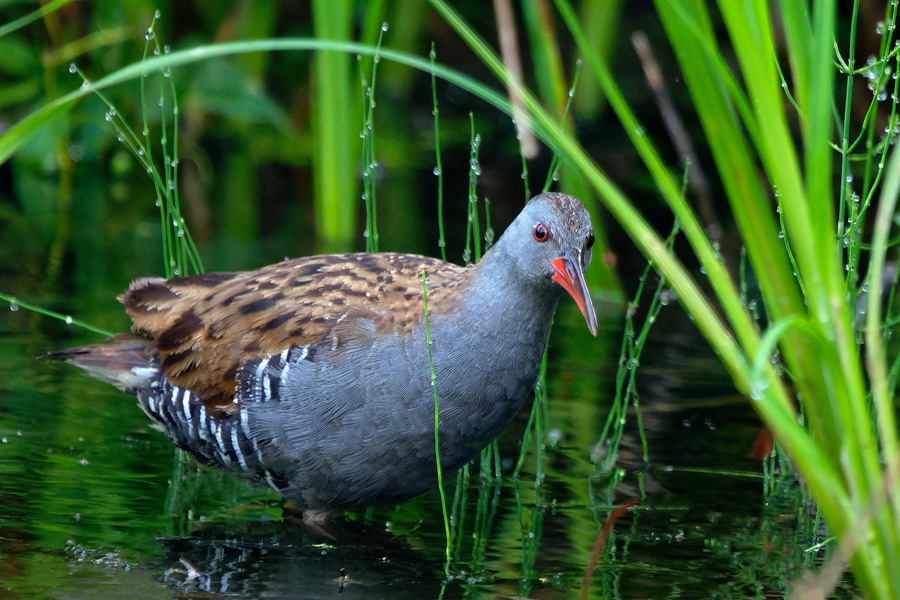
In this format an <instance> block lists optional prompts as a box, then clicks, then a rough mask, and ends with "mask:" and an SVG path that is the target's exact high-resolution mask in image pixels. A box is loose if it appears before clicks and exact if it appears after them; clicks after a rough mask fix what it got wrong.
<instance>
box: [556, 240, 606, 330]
mask: <svg viewBox="0 0 900 600" xmlns="http://www.w3.org/2000/svg"><path fill="white" fill-rule="evenodd" d="M550 266H552V267H553V270H554V271H555V272H554V273H553V277H551V279H552V280H553V281H555V282H556V283H558V284H559V285H561V286H563V288H564V289H565V290H566V291H567V292H569V295H571V296H572V298H574V299H575V304H577V305H578V308H580V309H581V314H582V315H584V320H585V321H587V326H588V329H589V330H590V332H591V334H592V335H593V336H594V337H597V314H596V313H595V312H594V303H593V302H592V301H591V295H590V293H588V289H587V284H586V283H585V282H584V272H583V271H582V269H581V261H579V260H577V259H576V258H575V257H574V256H573V253H572V251H571V250H566V255H565V256H561V257H559V258H554V259H553V260H551V261H550Z"/></svg>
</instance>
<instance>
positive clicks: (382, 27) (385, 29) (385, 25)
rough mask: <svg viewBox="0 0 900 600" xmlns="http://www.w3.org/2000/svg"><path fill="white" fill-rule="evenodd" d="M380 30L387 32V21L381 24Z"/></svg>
mask: <svg viewBox="0 0 900 600" xmlns="http://www.w3.org/2000/svg"><path fill="white" fill-rule="evenodd" d="M381 30H382V31H387V30H388V23H387V21H385V22H384V23H382V24H381Z"/></svg>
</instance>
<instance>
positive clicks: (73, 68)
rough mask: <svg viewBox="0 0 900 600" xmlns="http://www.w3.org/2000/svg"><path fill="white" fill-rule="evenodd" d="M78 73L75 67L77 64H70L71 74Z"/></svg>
mask: <svg viewBox="0 0 900 600" xmlns="http://www.w3.org/2000/svg"><path fill="white" fill-rule="evenodd" d="M77 72H78V67H76V66H75V63H69V73H72V74H73V75H74V74H75V73H77Z"/></svg>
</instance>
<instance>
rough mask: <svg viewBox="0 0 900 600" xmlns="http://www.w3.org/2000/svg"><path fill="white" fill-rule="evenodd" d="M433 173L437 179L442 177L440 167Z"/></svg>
mask: <svg viewBox="0 0 900 600" xmlns="http://www.w3.org/2000/svg"><path fill="white" fill-rule="evenodd" d="M431 172H432V173H434V175H435V177H440V176H441V168H440V167H435V168H434V169H433V170H432V171H431Z"/></svg>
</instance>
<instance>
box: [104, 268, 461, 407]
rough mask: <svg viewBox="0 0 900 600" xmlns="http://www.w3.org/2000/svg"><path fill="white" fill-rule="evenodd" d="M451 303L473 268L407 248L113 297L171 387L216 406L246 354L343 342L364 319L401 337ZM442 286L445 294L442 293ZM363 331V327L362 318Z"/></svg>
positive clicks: (158, 284)
mask: <svg viewBox="0 0 900 600" xmlns="http://www.w3.org/2000/svg"><path fill="white" fill-rule="evenodd" d="M423 269H424V270H425V271H426V273H427V275H428V303H429V313H432V312H433V313H435V314H437V313H444V312H449V311H452V310H453V309H454V304H455V303H454V300H453V298H455V297H459V296H458V295H456V294H453V293H452V290H454V289H455V288H458V287H460V286H464V285H467V283H468V282H469V281H470V280H471V276H470V274H471V273H472V269H465V268H463V267H458V266H456V265H452V264H449V263H445V262H443V261H440V260H437V259H433V258H427V257H423V256H415V255H409V254H392V253H380V254H343V255H325V256H310V257H306V258H298V259H294V260H287V261H284V262H281V263H277V264H274V265H270V266H268V267H264V268H262V269H259V270H257V271H247V272H241V273H207V274H205V275H196V276H191V277H178V278H174V279H169V280H165V279H160V278H146V279H138V280H136V281H134V282H133V283H132V284H131V286H130V287H129V288H128V290H127V291H126V292H125V293H124V294H123V295H122V296H120V297H119V300H120V301H121V302H122V303H123V304H124V305H125V308H126V310H127V312H128V315H129V316H130V317H131V319H132V321H133V322H134V326H133V328H132V330H133V331H134V332H135V333H136V334H139V335H142V336H144V337H146V338H149V339H151V340H152V344H151V346H152V347H153V349H154V350H155V351H156V352H158V353H159V356H160V364H161V368H162V369H163V371H164V372H165V375H166V378H167V379H168V380H169V381H170V382H171V383H173V384H175V385H177V386H180V387H184V388H186V389H188V390H190V391H191V392H193V393H194V394H195V395H196V396H197V397H198V398H200V399H201V400H202V401H203V402H204V404H206V405H207V407H209V408H218V409H223V408H225V405H226V404H227V403H231V401H232V398H233V396H234V393H235V382H236V379H235V377H236V375H237V373H238V372H239V371H240V369H241V368H242V367H243V365H244V364H245V363H246V362H247V361H248V360H251V359H253V358H257V357H264V356H268V355H273V354H278V353H280V352H282V351H284V350H286V349H287V348H290V347H292V346H301V345H306V344H316V343H319V342H323V341H325V340H329V341H330V342H331V343H332V344H333V345H339V344H340V343H341V341H342V339H346V338H348V337H353V336H354V334H355V333H358V332H361V331H363V328H365V325H366V324H369V323H371V324H373V325H374V327H375V332H376V333H379V334H386V333H392V332H393V333H397V334H400V335H403V334H404V333H406V332H408V331H409V330H410V329H411V328H412V326H413V325H414V324H415V323H416V322H418V321H419V320H420V319H421V318H422V315H423V304H422V295H423V294H422V277H421V273H422V270H423ZM448 292H451V293H448ZM369 327H370V328H371V325H369Z"/></svg>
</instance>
